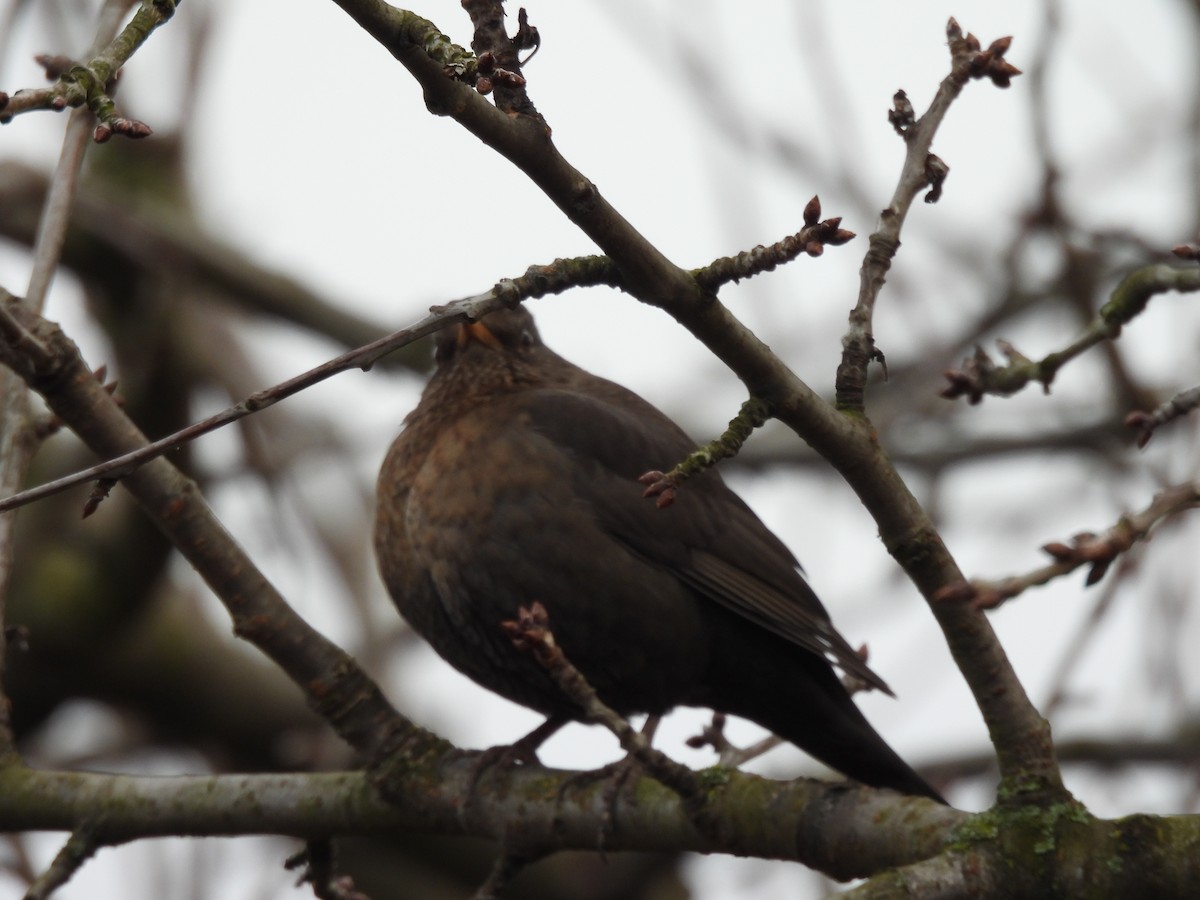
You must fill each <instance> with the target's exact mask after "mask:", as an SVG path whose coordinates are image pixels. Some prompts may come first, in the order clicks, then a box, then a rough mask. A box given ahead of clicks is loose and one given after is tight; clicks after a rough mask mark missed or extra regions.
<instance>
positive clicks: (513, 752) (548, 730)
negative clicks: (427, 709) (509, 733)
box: [451, 717, 566, 794]
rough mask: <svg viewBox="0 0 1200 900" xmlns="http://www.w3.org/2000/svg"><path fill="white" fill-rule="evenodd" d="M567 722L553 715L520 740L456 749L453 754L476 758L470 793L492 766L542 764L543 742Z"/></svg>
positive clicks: (472, 770)
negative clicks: (540, 754)
mask: <svg viewBox="0 0 1200 900" xmlns="http://www.w3.org/2000/svg"><path fill="white" fill-rule="evenodd" d="M565 724H566V719H558V718H554V717H551V718H549V719H547V720H546V721H545V722H543V723H542V724H541V725H539V726H538V727H537V728H535V729H533V731H531V732H529V734H527V735H525V737H523V738H521V739H520V740H517V741H513V743H511V744H499V745H497V746H495V747H488V748H487V749H486V750H480V751H475V750H454V751H451V752H452V755H453V754H460V755H463V756H468V755H469V756H471V757H472V758H473V759H474V765H473V766H472V769H471V778H470V782H469V791H470V793H472V794H473V793H474V792H475V788H476V786H478V784H479V782H480V780H482V778H483V776H484V774H485V773H486V772H487V771H488V770H489V769H492V768H496V767H499V768H508V767H509V766H513V765H518V764H519V765H524V766H536V765H540V764H541V760H539V759H538V755H537V751H538V748H539V747H541V746H542V744H544V743H546V741H547V740H549V739H550V737H551V736H552V735H553V734H554V733H555V732H556V731H558V730H559V729H560V728H562V727H563V725H565Z"/></svg>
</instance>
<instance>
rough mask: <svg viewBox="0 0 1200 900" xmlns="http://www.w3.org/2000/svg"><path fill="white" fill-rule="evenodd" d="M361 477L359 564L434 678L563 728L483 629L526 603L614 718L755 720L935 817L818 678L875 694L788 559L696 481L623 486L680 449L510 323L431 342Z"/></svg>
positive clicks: (925, 788)
mask: <svg viewBox="0 0 1200 900" xmlns="http://www.w3.org/2000/svg"><path fill="white" fill-rule="evenodd" d="M435 364H436V365H435V371H434V374H433V376H432V377H431V378H430V380H429V382H428V384H427V385H426V387H425V390H424V391H423V393H422V395H421V398H420V400H419V402H418V404H417V406H416V407H415V408H414V409H413V411H412V412H411V413H410V414H409V415H408V416H407V417H406V419H405V421H404V425H403V428H402V429H401V431H400V433H399V436H398V437H397V438H396V439H395V441H394V442H393V443H392V445H391V447H390V449H389V450H388V452H387V454H386V457H385V459H384V462H383V465H382V467H381V469H380V473H379V479H378V484H377V492H376V497H377V500H376V519H375V533H374V541H375V551H376V556H377V561H378V564H379V569H380V574H381V575H382V579H383V581H384V584H385V585H386V587H387V589H388V592H389V593H390V595H391V597H392V599H393V601H394V603H395V605H396V607H397V608H398V610H399V612H400V614H401V616H402V617H403V618H404V619H405V620H407V622H408V623H409V624H410V625H411V627H412V628H413V629H414V630H415V631H416V632H417V633H419V634H420V635H421V636H422V637H424V638H425V640H427V641H428V642H429V644H431V645H432V647H433V649H434V650H435V651H437V653H438V654H439V655H440V656H441V657H442V658H443V659H445V660H446V661H447V662H448V663H450V665H452V666H453V667H455V668H456V669H458V670H459V671H461V672H462V673H464V674H465V675H467V676H468V677H470V678H471V679H473V680H474V681H476V682H478V683H479V684H481V685H483V686H484V687H485V688H488V689H490V690H491V691H493V692H495V693H497V694H499V695H501V696H503V697H506V698H508V699H509V700H512V701H514V702H516V703H518V704H521V705H523V706H526V707H529V708H531V709H534V710H536V711H538V712H540V713H542V714H544V715H545V716H547V717H548V722H556V721H557V722H566V721H570V720H573V719H580V718H582V711H581V710H580V709H579V707H577V706H576V705H575V703H574V702H573V701H571V700H570V699H569V698H568V697H567V696H566V695H565V694H564V693H563V691H562V689H561V688H560V687H559V686H558V684H557V683H556V682H555V681H554V680H553V679H552V677H551V676H550V675H549V674H548V673H547V672H546V670H545V669H544V668H543V667H542V666H541V665H540V664H539V662H538V661H537V660H536V659H535V658H534V656H533V655H531V654H530V653H527V652H523V651H521V650H520V649H518V648H517V647H515V646H514V645H513V643H512V641H511V639H510V637H509V635H508V634H507V633H506V631H505V630H504V629H503V628H502V623H504V622H511V621H512V620H515V619H517V618H518V610H519V609H520V608H522V607H528V606H529V605H530V604H531V603H533V602H537V603H540V604H541V605H542V606H543V607H544V608H545V609H546V610H547V612H548V614H549V623H550V628H551V630H552V632H553V636H554V640H555V642H556V643H557V644H558V645H559V646H560V647H561V648H562V649H563V651H564V653H565V654H566V657H567V658H568V659H569V660H570V662H571V663H572V664H573V665H574V666H575V667H576V668H577V669H579V671H580V672H582V673H583V675H584V676H585V677H586V679H587V681H588V682H589V683H590V685H591V686H592V687H593V688H594V689H595V691H596V692H597V694H598V695H599V697H600V699H601V700H602V701H603V702H605V703H606V704H607V705H608V706H610V707H612V708H613V709H614V710H616V711H617V712H618V713H621V714H622V715H626V716H630V715H634V714H640V713H647V714H650V715H652V716H656V715H662V714H664V713H666V712H667V711H669V710H670V709H672V708H674V707H677V706H689V707H701V708H708V709H712V710H714V711H717V712H721V713H728V714H733V715H737V716H741V717H743V718H746V719H749V720H751V721H752V722H755V723H757V724H759V725H761V726H763V727H765V728H767V729H769V730H770V731H772V732H774V733H775V734H777V735H779V736H781V737H783V738H784V739H786V740H787V741H789V742H791V743H792V744H794V745H796V746H797V747H799V748H800V749H801V750H803V751H805V752H806V753H808V754H809V755H811V756H813V757H815V758H816V759H818V760H820V761H821V762H823V763H825V764H826V765H828V766H830V767H831V768H833V769H835V770H837V771H839V772H841V773H842V774H843V775H846V776H848V777H849V778H851V779H854V780H856V781H858V782H861V783H862V784H866V785H870V786H873V787H881V788H891V789H893V790H896V791H899V792H901V793H905V794H910V795H915V796H921V797H927V798H929V799H931V800H935V801H937V802H939V803H945V802H946V801H945V800H944V799H943V798H942V797H941V795H940V794H939V793H938V792H937V791H936V790H934V789H933V788H932V787H931V786H930V785H929V784H927V783H926V782H925V781H924V780H923V779H922V778H921V777H920V776H919V775H918V774H917V773H916V772H915V771H913V769H912V768H910V767H909V766H908V764H907V763H905V762H904V761H903V760H902V759H901V758H900V757H899V756H898V755H897V754H896V753H895V751H893V750H892V748H891V747H889V746H888V744H887V743H886V742H885V741H884V739H883V738H882V737H881V736H880V735H879V734H878V733H877V732H876V731H875V729H874V728H873V727H872V726H871V724H870V723H869V722H868V721H867V719H866V717H865V716H864V715H863V714H862V712H861V711H860V710H859V708H858V706H857V705H856V704H855V702H854V700H853V699H852V697H851V695H850V692H849V691H848V689H847V688H846V687H845V686H844V685H843V683H842V680H841V678H839V676H838V673H837V671H836V670H835V663H836V665H837V667H838V668H840V669H842V670H843V671H844V672H846V673H847V674H848V675H850V676H852V677H854V678H857V679H860V680H862V681H864V682H866V683H867V684H869V685H871V686H872V687H874V688H877V689H880V690H883V691H885V692H887V693H889V694H890V693H891V691H890V690H889V689H888V687H887V685H886V684H885V683H884V681H883V680H882V679H881V678H880V677H879V676H878V675H876V674H875V673H874V672H873V671H872V670H871V669H870V668H869V667H868V666H867V665H866V663H865V662H864V661H863V659H862V658H861V657H860V656H859V655H858V654H857V653H855V651H854V649H853V648H852V647H851V646H850V645H849V643H847V641H846V640H845V638H843V637H842V636H841V635H840V634H839V633H838V632H837V630H836V629H835V628H834V626H833V624H832V622H831V620H830V617H829V614H828V613H827V611H826V610H825V607H824V606H823V605H822V604H821V601H820V600H819V599H818V598H817V596H816V594H815V593H814V592H813V590H812V589H811V588H810V587H809V585H808V583H807V581H806V580H805V577H804V575H803V573H802V570H801V568H800V565H799V563H798V561H797V560H796V558H795V556H793V555H792V552H791V551H790V550H789V549H788V548H787V546H786V545H785V544H784V543H783V542H782V541H781V540H780V539H779V538H778V537H776V535H775V534H774V533H772V532H771V531H770V530H769V529H768V528H767V526H766V525H764V524H763V522H762V521H761V520H760V519H759V518H758V516H757V515H755V514H754V513H753V512H752V511H751V510H750V508H749V507H748V506H747V505H746V504H745V502H743V501H742V500H741V498H740V497H738V496H737V495H736V494H735V493H734V492H733V491H732V490H731V489H730V488H729V487H728V486H727V485H726V483H725V481H724V480H723V478H722V477H721V475H720V473H719V472H717V471H716V470H715V469H709V470H707V471H705V472H703V473H702V474H700V475H696V476H693V477H692V478H690V479H689V480H688V481H687V482H686V483H685V484H683V485H682V486H681V487H680V489H679V490H678V492H677V495H676V497H675V499H674V502H673V503H672V504H671V505H670V506H668V507H666V508H659V507H658V506H657V505H656V504H655V503H654V502H653V501H650V500H647V499H644V498H643V496H642V493H643V488H642V485H641V484H639V482H638V477H639V476H640V475H642V474H644V473H645V472H647V471H648V470H652V469H670V468H671V467H672V466H673V465H674V464H675V463H677V462H678V461H680V460H682V459H683V458H684V457H685V456H686V455H687V454H688V453H690V452H691V451H693V450H694V449H695V444H694V442H693V441H692V440H691V439H690V438H689V437H688V436H687V434H686V433H685V432H684V431H683V430H682V429H681V428H680V427H679V426H678V425H676V424H675V422H673V421H672V420H671V419H670V418H668V417H667V416H666V415H665V414H664V413H662V412H660V411H659V410H658V409H657V408H655V407H654V406H653V405H651V404H650V403H649V402H648V401H646V400H645V399H643V398H642V397H640V396H639V395H637V394H636V393H634V392H632V391H630V390H628V389H626V388H624V387H622V386H620V385H618V384H616V383H615V382H612V381H609V380H607V379H604V378H601V377H599V376H597V375H593V374H591V373H589V372H587V371H585V370H584V369H582V368H580V367H579V366H576V365H574V364H573V363H570V362H568V361H567V360H566V359H564V358H563V357H561V356H559V355H558V354H557V353H555V352H554V351H553V350H551V349H550V348H549V347H547V346H546V345H545V344H544V343H543V341H542V339H541V336H540V335H539V333H538V330H537V327H536V325H535V324H534V320H533V317H532V315H531V314H530V313H529V311H528V310H526V309H525V308H524V307H523V306H517V307H516V308H514V309H503V310H499V311H497V312H492V313H489V314H487V315H484V316H482V317H480V318H478V319H477V320H475V321H469V322H463V323H458V324H455V325H453V326H450V327H448V328H446V329H443V330H442V331H441V332H439V333H438V335H437V337H436V350H435Z"/></svg>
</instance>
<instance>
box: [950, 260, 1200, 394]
mask: <svg viewBox="0 0 1200 900" xmlns="http://www.w3.org/2000/svg"><path fill="white" fill-rule="evenodd" d="M1167 291H1182V292H1191V291H1200V268H1196V267H1195V266H1189V267H1187V268H1182V267H1175V266H1168V265H1166V264H1164V263H1156V264H1154V265H1150V266H1144V267H1142V268H1140V269H1135V270H1134V271H1133V272H1130V273H1129V274H1128V275H1126V276H1125V278H1124V279H1123V280H1122V281H1121V283H1120V284H1119V285H1117V286H1116V288H1114V289H1113V292H1112V295H1111V297H1110V298H1109V300H1108V302H1107V303H1105V304H1104V305H1103V306H1102V307H1100V311H1099V312H1098V313H1097V314H1096V317H1095V318H1094V319H1093V320H1092V322H1091V323H1090V324H1089V325H1088V327H1087V328H1086V329H1085V330H1084V332H1083V334H1081V335H1080V336H1079V337H1077V338H1075V340H1073V341H1071V342H1070V343H1069V344H1067V345H1066V346H1065V347H1063V348H1062V349H1061V350H1056V351H1054V352H1053V353H1048V354H1046V355H1045V356H1044V357H1042V358H1041V359H1038V360H1034V359H1029V358H1028V357H1026V356H1025V355H1023V354H1022V353H1020V352H1018V351H1017V349H1016V348H1015V347H1013V346H1012V345H1011V344H1009V343H1008V342H1006V341H1001V342H1000V349H1001V352H1003V353H1004V355H1005V356H1006V357H1007V358H1008V364H1007V365H1004V366H997V365H996V364H995V363H994V362H993V361H992V359H991V357H990V356H988V355H987V353H985V352H984V351H983V349H982V348H979V347H977V348H976V349H975V354H974V356H971V357H969V358H967V359H965V360H964V361H963V364H962V368H961V369H949V370H947V371H946V372H945V377H946V380H947V381H948V382H950V383H949V385H947V387H946V388H945V389H944V390H943V391H942V396H943V397H945V398H947V399H954V398H956V397H966V398H967V402H968V403H972V404H975V403H978V402H979V401H980V400H982V399H983V398H984V396H985V395H988V394H991V395H993V396H1008V395H1010V394H1015V393H1016V392H1017V391H1019V390H1021V389H1022V388H1024V387H1025V386H1026V385H1028V384H1030V383H1031V382H1035V381H1036V382H1039V383H1040V384H1041V385H1042V388H1043V390H1045V391H1046V392H1049V390H1050V384H1051V383H1052V382H1053V381H1054V377H1055V375H1057V374H1058V370H1059V369H1061V368H1062V367H1063V366H1064V365H1066V364H1067V363H1068V362H1070V361H1071V360H1073V359H1075V358H1076V357H1078V356H1080V355H1082V354H1083V353H1084V352H1085V351H1086V350H1089V349H1091V348H1092V347H1094V346H1096V345H1097V344H1100V343H1102V342H1104V341H1110V340H1115V339H1116V338H1117V337H1119V336H1120V334H1121V329H1122V328H1123V327H1124V326H1125V325H1127V324H1128V323H1129V322H1131V321H1132V320H1133V319H1134V318H1135V317H1136V316H1138V315H1139V314H1141V313H1142V311H1143V310H1145V308H1146V305H1147V304H1148V303H1149V302H1150V298H1151V297H1154V296H1155V295H1156V294H1163V293H1166V292H1167Z"/></svg>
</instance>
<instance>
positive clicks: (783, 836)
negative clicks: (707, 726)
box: [0, 754, 969, 878]
mask: <svg viewBox="0 0 1200 900" xmlns="http://www.w3.org/2000/svg"><path fill="white" fill-rule="evenodd" d="M581 774H582V773H580V772H567V771H555V770H550V769H544V768H542V767H541V766H536V765H534V766H518V767H509V768H503V767H500V768H497V767H493V768H491V769H488V770H486V771H485V773H484V774H483V776H481V777H480V776H479V772H478V768H477V754H456V755H454V756H453V757H452V758H451V759H450V761H448V762H445V763H443V764H441V765H440V766H437V767H435V768H429V769H425V770H423V771H422V772H421V773H420V774H419V776H418V775H417V774H415V773H414V775H413V776H412V777H409V778H405V779H396V785H397V787H398V788H399V790H400V793H398V794H397V793H389V799H388V800H384V799H382V798H381V797H380V795H379V794H378V793H377V792H376V790H375V788H374V786H373V783H372V780H371V778H370V777H369V776H368V775H367V774H365V773H363V772H322V773H310V774H261V775H260V774H252V775H189V776H173V777H161V776H159V777H150V776H134V775H110V774H100V773H91V772H87V773H82V772H52V771H39V770H35V769H28V768H25V767H24V766H21V765H19V764H14V765H9V766H5V767H2V768H0V830H3V831H9V832H12V831H37V830H47V831H75V830H77V829H79V828H81V827H85V826H86V827H87V828H89V829H90V832H91V834H90V837H91V838H92V839H93V840H94V841H96V842H98V843H100V844H117V843H122V842H126V841H130V840H134V839H138V838H146V837H165V836H172V835H174V836H195V837H222V836H223V837H232V836H236V835H252V834H283V835H289V836H293V837H297V838H303V839H314V838H322V837H331V836H338V835H345V834H394V833H395V832H396V831H397V830H398V829H413V830H419V831H421V832H422V833H425V834H443V835H471V836H475V837H483V838H492V839H495V840H500V839H505V838H507V839H508V841H509V845H510V846H515V848H520V849H529V848H532V849H536V850H537V851H538V852H548V851H553V850H565V849H581V850H594V849H595V847H596V839H597V834H598V833H599V827H600V823H601V822H602V821H605V819H606V817H607V816H608V815H609V814H610V812H611V808H610V807H611V804H612V803H613V802H614V801H613V799H612V797H611V796H609V792H608V791H607V789H606V785H605V783H604V782H603V781H602V780H601V781H597V780H587V779H581V778H580V775H581ZM699 777H701V778H703V779H704V780H705V782H706V787H707V798H708V805H707V808H706V812H707V813H711V815H712V820H711V821H712V822H713V823H714V830H713V832H712V835H708V836H706V835H704V834H701V833H700V832H699V831H698V830H697V829H696V828H695V826H694V825H693V824H692V822H691V820H690V819H689V817H688V813H687V811H686V810H685V809H684V805H683V802H682V801H681V800H680V799H679V798H678V797H677V796H676V794H675V793H674V792H673V791H671V790H670V789H669V788H666V787H663V786H662V785H661V784H659V783H658V782H656V781H655V780H654V779H652V778H650V777H649V776H641V777H638V778H636V779H635V782H634V783H633V784H632V785H631V789H630V790H629V791H628V792H623V793H622V795H621V796H620V797H618V798H617V799H616V801H615V802H616V803H618V804H619V809H618V811H617V813H618V814H617V815H616V816H614V817H613V818H612V821H611V823H610V825H609V826H608V830H607V831H606V832H605V847H606V848H607V849H609V850H614V851H619V850H643V851H674V852H684V851H691V852H701V853H712V852H726V853H735V854H738V855H753V856H757V857H763V858H774V859H790V860H798V861H801V862H805V863H806V864H808V865H810V866H813V867H815V868H818V869H821V870H823V871H826V872H833V873H835V874H836V877H841V878H849V877H854V876H855V875H865V874H869V873H871V872H873V871H879V870H881V869H883V868H888V867H890V866H894V865H901V864H903V863H905V862H911V861H913V860H916V859H923V858H925V857H926V856H929V855H930V854H933V853H936V852H937V851H938V850H939V849H940V847H941V845H942V843H943V842H944V841H945V840H946V839H947V837H948V836H949V835H950V834H951V832H952V831H953V829H954V828H955V827H957V826H958V825H960V824H962V823H963V822H965V821H966V820H967V819H968V818H969V816H968V814H967V813H963V812H959V811H956V810H952V809H949V808H948V807H944V806H940V805H938V804H935V803H933V802H932V801H926V800H923V799H920V798H911V797H901V796H900V795H898V794H894V793H892V792H889V791H879V790H875V789H872V788H865V787H861V786H856V785H852V784H847V783H844V782H839V783H835V784H822V783H820V782H816V781H810V780H807V779H799V780H797V781H794V782H774V781H770V780H768V779H764V778H760V777H758V776H754V775H746V774H743V773H740V772H735V771H728V770H720V771H717V772H713V771H710V772H709V773H707V774H705V773H700V775H699ZM468 797H469V800H467V801H464V798H468ZM764 808H770V809H771V810H772V815H771V816H769V817H766V819H765V820H764V818H763V817H762V816H761V815H759V813H761V810H762V809H764ZM517 821H519V822H520V823H521V827H520V829H519V832H520V833H519V834H516V833H515V832H513V831H512V829H511V827H510V826H511V823H513V822H517ZM713 835H717V836H719V837H714V836H713ZM818 836H819V837H818ZM847 845H852V846H854V847H855V848H856V853H855V854H852V855H850V858H849V859H847V858H846V857H847V854H845V853H838V848H839V847H840V846H847ZM839 858H840V861H839Z"/></svg>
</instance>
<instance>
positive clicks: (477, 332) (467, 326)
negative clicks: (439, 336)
mask: <svg viewBox="0 0 1200 900" xmlns="http://www.w3.org/2000/svg"><path fill="white" fill-rule="evenodd" d="M471 341H478V342H479V343H481V344H483V345H484V346H485V347H491V348H492V349H493V350H500V349H503V348H502V347H501V344H500V341H499V339H497V337H496V336H495V335H494V334H492V332H491V331H490V330H489V329H488V327H487V326H486V325H484V324H483V323H482V322H463V323H462V324H460V325H459V326H458V334H457V335H456V339H455V343H457V344H458V347H459V349H462V348H463V347H465V346H467V344H468V343H470V342H471Z"/></svg>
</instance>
